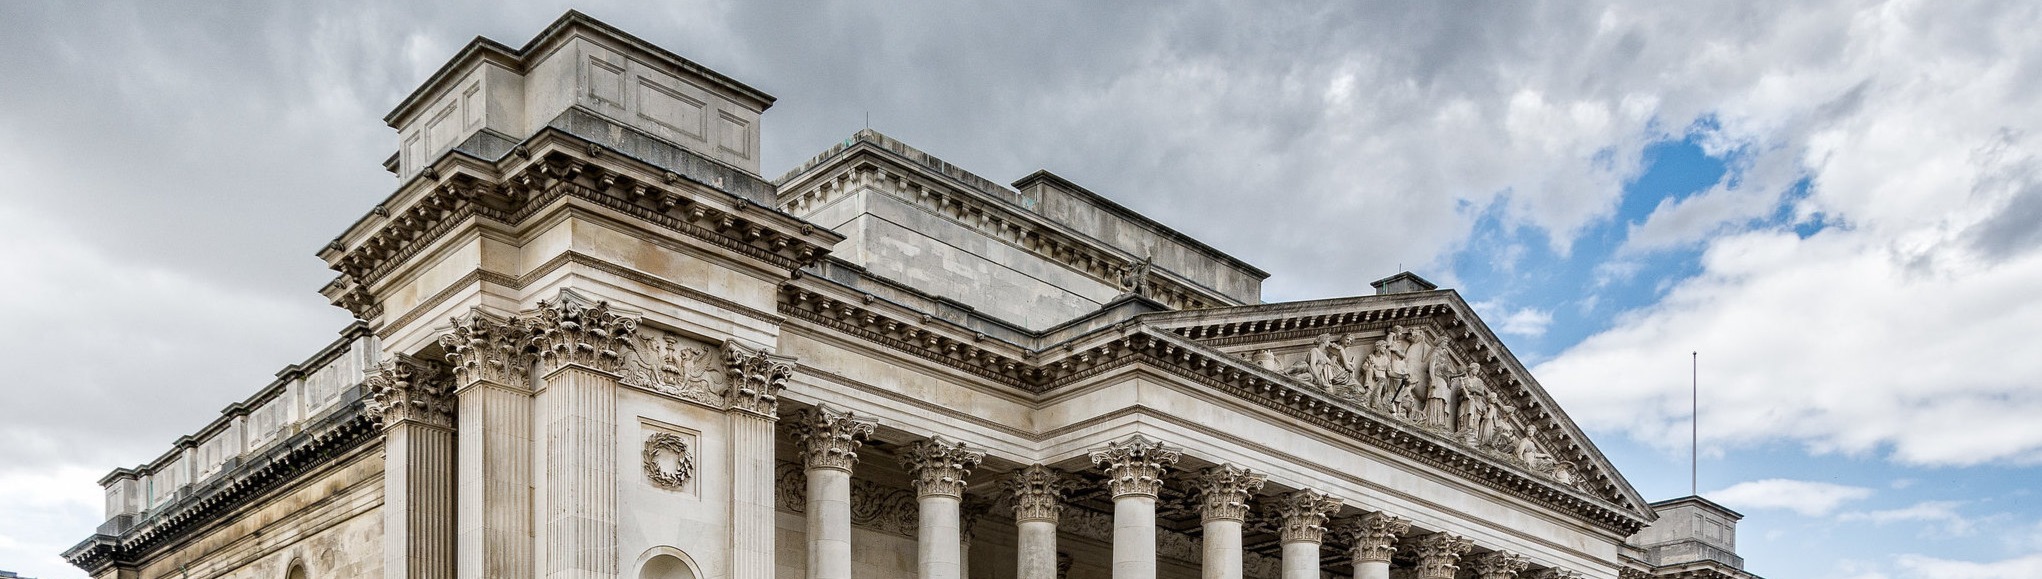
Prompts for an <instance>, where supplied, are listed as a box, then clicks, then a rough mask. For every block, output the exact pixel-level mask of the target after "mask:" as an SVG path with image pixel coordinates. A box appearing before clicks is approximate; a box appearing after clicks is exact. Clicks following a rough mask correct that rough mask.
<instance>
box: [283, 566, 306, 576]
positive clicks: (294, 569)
mask: <svg viewBox="0 0 2042 579" xmlns="http://www.w3.org/2000/svg"><path fill="white" fill-rule="evenodd" d="M284 579H309V576H307V575H306V574H305V564H304V563H292V564H291V570H290V571H287V572H285V573H284Z"/></svg>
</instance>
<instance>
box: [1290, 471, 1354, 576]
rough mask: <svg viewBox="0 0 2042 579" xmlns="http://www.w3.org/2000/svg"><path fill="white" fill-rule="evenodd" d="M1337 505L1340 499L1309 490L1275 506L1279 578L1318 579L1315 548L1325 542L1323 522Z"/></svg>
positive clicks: (1296, 492)
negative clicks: (1280, 546)
mask: <svg viewBox="0 0 2042 579" xmlns="http://www.w3.org/2000/svg"><path fill="white" fill-rule="evenodd" d="M1340 506H1341V501H1340V499H1336V498H1333V497H1330V496H1327V495H1326V493H1322V492H1319V491H1315V490H1311V489H1304V490H1299V491H1295V492H1292V493H1290V494H1287V495H1284V496H1283V498H1282V500H1279V501H1278V502H1277V503H1276V513H1277V515H1278V516H1280V517H1282V521H1281V525H1282V526H1281V527H1279V528H1278V529H1277V536H1278V538H1279V539H1280V540H1281V542H1282V544H1283V579H1319V545H1320V544H1322V543H1324V542H1325V541H1326V519H1327V517H1330V516H1332V514H1333V513H1335V512H1338V511H1339V510H1340Z"/></svg>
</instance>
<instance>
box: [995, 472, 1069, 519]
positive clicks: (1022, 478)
mask: <svg viewBox="0 0 2042 579" xmlns="http://www.w3.org/2000/svg"><path fill="white" fill-rule="evenodd" d="M1069 484H1070V478H1069V477H1067V476H1064V474H1063V473H1060V472H1057V471H1056V469H1053V468H1049V467H1047V466H1043V465H1040V464H1031V465H1028V466H1027V467H1024V468H1022V469H1021V470H1019V471H1016V472H1015V473H1014V474H1013V476H1010V477H1007V478H1006V479H1005V480H1002V481H1000V487H1001V488H1003V489H1006V490H1007V492H1011V493H1014V522H1017V523H1025V522H1028V521H1048V522H1051V523H1054V522H1057V515H1058V514H1059V513H1062V512H1063V509H1064V488H1065V487H1066V486H1067V485H1069Z"/></svg>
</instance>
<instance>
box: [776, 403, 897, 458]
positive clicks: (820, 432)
mask: <svg viewBox="0 0 2042 579" xmlns="http://www.w3.org/2000/svg"><path fill="white" fill-rule="evenodd" d="M794 421H795V426H794V442H795V444H796V445H798V446H800V447H801V460H802V463H803V464H804V465H806V466H807V468H833V469H837V470H842V471H847V472H848V471H850V470H851V466H852V465H856V464H858V447H860V446H864V444H865V443H864V442H863V441H862V440H861V439H863V438H865V437H867V436H871V435H872V431H873V430H874V429H877V428H878V427H879V423H878V422H874V421H872V420H870V419H866V418H863V417H860V416H858V415H857V414H856V413H853V412H851V411H849V410H843V409H839V408H836V407H833V406H830V405H827V404H825V405H821V406H817V407H815V408H809V409H804V410H802V411H801V413H800V414H797V415H795V417H794Z"/></svg>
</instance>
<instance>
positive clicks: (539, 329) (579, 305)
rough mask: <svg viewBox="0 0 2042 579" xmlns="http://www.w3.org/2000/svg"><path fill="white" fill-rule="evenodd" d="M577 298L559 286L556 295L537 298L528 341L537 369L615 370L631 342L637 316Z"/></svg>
mask: <svg viewBox="0 0 2042 579" xmlns="http://www.w3.org/2000/svg"><path fill="white" fill-rule="evenodd" d="M578 298H579V296H576V295H575V294H573V293H571V292H568V291H564V290H563V291H562V292H561V295H560V297H557V298H554V299H552V300H550V301H541V302H539V312H538V314H537V315H536V316H535V318H534V320H533V323H532V328H533V333H532V344H533V346H534V347H536V348H537V349H538V352H539V362H540V365H541V366H542V368H541V371H543V372H545V373H548V374H551V373H553V372H555V371H558V370H560V369H561V368H565V367H568V366H580V367H583V368H588V369H590V370H594V371H597V372H603V373H606V374H619V373H620V372H621V371H622V370H623V365H624V352H625V351H626V350H628V349H630V348H631V347H633V346H634V345H635V344H634V343H633V342H632V337H633V336H634V335H636V334H637V332H638V318H636V317H633V316H627V315H624V314H622V313H619V312H616V311H612V310H611V309H610V302H607V301H599V302H596V303H595V305H587V304H585V303H583V302H582V301H581V300H580V299H578Z"/></svg>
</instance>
